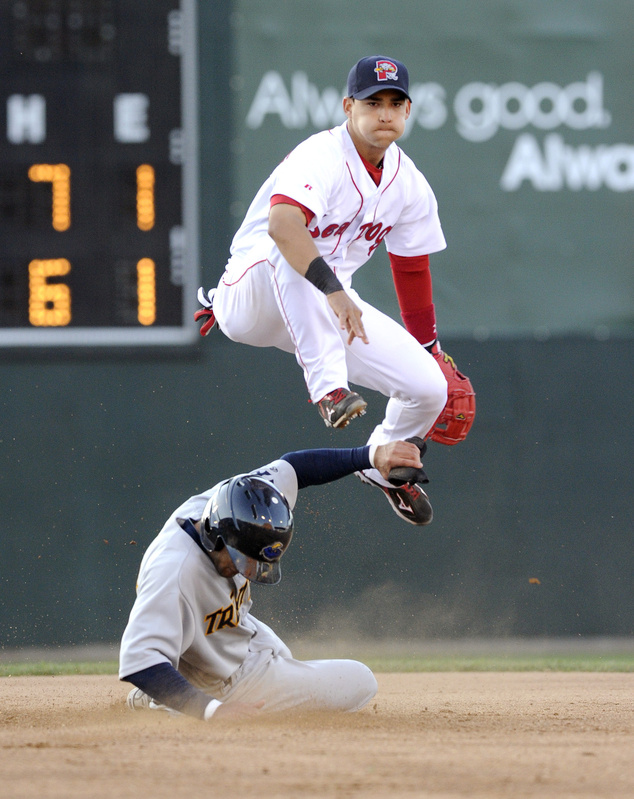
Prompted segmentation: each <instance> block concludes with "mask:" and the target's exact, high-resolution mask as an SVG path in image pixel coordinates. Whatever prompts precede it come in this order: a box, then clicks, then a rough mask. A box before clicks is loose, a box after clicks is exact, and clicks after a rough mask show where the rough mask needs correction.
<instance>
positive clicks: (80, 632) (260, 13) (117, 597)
mask: <svg viewBox="0 0 634 799" xmlns="http://www.w3.org/2000/svg"><path fill="white" fill-rule="evenodd" d="M633 11H634V7H633V4H632V2H622V1H621V2H611V3H605V2H600V0H596V2H590V0H586V1H585V2H575V0H572V1H571V2H569V3H565V4H558V3H552V2H550V3H546V2H541V0H535V1H534V2H531V3H520V2H515V1H513V2H511V0H506V1H504V0H490V1H487V2H480V3H477V4H476V3H463V2H456V1H454V0H444V1H443V2H441V1H440V0H437V1H432V2H425V3H411V2H393V3H391V4H390V5H389V8H387V7H385V5H384V4H379V3H375V2H374V0H367V1H366V2H364V3H357V2H350V3H345V4H342V3H337V2H334V1H333V2H330V1H329V0H319V2H314V1H313V2H310V3H309V2H304V0H293V2H290V0H289V1H288V2H283V1H282V0H271V1H270V2H268V3H266V4H262V3H259V2H255V0H248V1H247V0H234V2H211V1H209V2H208V1H207V0H204V2H203V0H200V2H199V3H198V31H199V78H200V80H199V94H200V98H199V119H200V140H199V151H200V163H199V170H198V172H199V177H200V181H199V183H200V188H199V199H200V207H199V216H200V272H201V282H203V283H205V284H206V285H213V284H214V283H215V282H216V281H217V279H218V277H219V275H220V274H221V272H222V269H223V266H224V262H225V260H226V257H227V252H228V247H229V243H230V240H231V235H232V233H233V230H234V229H235V227H236V226H237V224H238V223H239V220H240V217H241V215H242V213H243V212H244V210H245V208H246V204H247V203H248V202H249V200H250V199H251V195H252V194H253V192H254V191H255V189H256V188H257V187H258V185H259V183H260V182H261V181H262V180H263V179H264V178H265V177H266V175H267V174H268V173H269V172H270V170H271V169H272V168H273V167H274V166H275V164H276V163H277V162H278V161H279V160H280V159H281V158H282V157H283V156H284V155H285V153H286V152H288V150H290V149H291V148H292V147H293V146H294V144H295V143H297V142H298V141H299V140H300V139H302V138H304V137H305V136H307V135H309V134H310V133H311V132H314V131H317V130H319V129H321V128H323V127H328V126H330V125H332V124H334V123H336V122H337V121H338V120H339V118H340V116H339V112H338V103H339V102H340V96H341V93H342V90H343V86H344V84H345V77H346V74H347V71H348V69H349V67H350V66H351V64H352V63H353V62H354V61H355V60H356V59H357V58H358V57H360V56H362V55H365V54H368V53H371V52H379V51H383V53H385V54H388V55H393V56H394V57H397V58H400V59H402V60H404V61H405V62H406V63H407V64H408V66H409V67H410V73H411V80H412V84H413V97H414V100H415V104H414V110H413V120H412V123H411V124H410V128H409V130H408V133H407V136H406V138H405V140H404V141H403V142H402V146H403V148H404V149H405V150H406V151H407V152H408V153H409V154H410V155H411V156H412V157H413V158H414V159H415V160H416V161H417V163H418V164H419V166H420V168H421V169H422V171H423V172H424V173H425V174H426V175H427V177H428V178H429V180H430V182H431V184H432V186H433V188H434V190H435V192H436V194H437V197H438V200H439V205H440V213H441V219H442V222H443V227H444V229H445V234H446V236H447V240H448V243H449V246H448V249H447V250H446V251H445V252H444V253H442V254H439V255H437V256H434V257H433V258H432V272H433V277H434V286H435V295H436V304H437V315H438V324H439V331H440V334H441V339H442V343H443V346H444V348H445V349H446V351H448V352H449V353H450V354H451V355H453V356H454V357H455V359H456V361H457V362H458V365H459V366H460V368H461V369H462V370H463V371H464V372H466V373H467V374H468V375H469V376H470V377H471V378H472V380H473V383H474V386H475V388H476V392H477V397H478V412H477V417H476V421H475V424H474V427H473V429H472V432H471V434H470V435H469V437H468V439H467V440H466V441H465V442H464V443H462V444H460V445H459V446H456V447H442V446H440V445H437V444H431V445H430V449H429V452H428V456H427V458H426V461H425V467H426V470H427V471H428V473H429V475H430V478H431V482H430V485H429V493H430V496H431V499H432V502H433V505H434V510H435V519H434V522H433V524H432V525H431V526H430V527H429V528H427V529H417V528H415V527H413V526H410V525H407V524H405V523H403V522H401V521H400V520H399V519H398V518H397V517H396V516H395V514H394V513H393V512H392V511H391V509H390V508H389V506H388V504H387V502H385V500H384V499H383V497H382V496H380V494H379V492H378V491H375V490H374V489H372V488H370V487H368V486H364V485H362V484H361V483H360V482H359V481H357V480H356V479H355V478H353V477H350V478H346V479H345V480H343V481H340V482H339V483H337V484H334V485H331V486H326V487H322V488H310V489H306V490H305V491H304V492H302V494H301V495H300V503H299V505H298V510H297V532H296V536H295V538H294V541H293V544H292V547H291V549H290V550H289V552H288V553H287V555H286V556H285V566H284V578H283V581H282V583H281V584H280V585H279V586H277V587H274V588H265V587H256V588H255V589H254V592H253V593H254V597H255V603H256V605H255V608H254V610H255V612H256V615H259V616H260V617H261V618H262V619H263V620H265V621H267V622H269V623H271V624H272V625H273V626H274V627H275V628H276V629H277V630H278V631H279V632H281V633H283V634H284V635H285V636H287V637H291V638H292V637H293V636H302V637H303V636H304V635H307V634H315V635H324V636H335V637H344V636H354V635H359V636H364V637H367V636H370V637H372V636H374V637H377V638H388V637H399V638H402V637H407V636H412V637H415V638H417V639H425V638H447V637H464V636H487V637H491V636H492V637H496V636H499V637H504V636H540V637H542V636H576V637H578V636H629V635H632V634H633V633H634V599H633V593H632V574H633V572H634V568H633V567H634V558H633V556H632V535H633V532H634V524H633V522H632V518H633V512H634V501H633V492H632V479H631V474H630V472H631V465H632V463H633V462H634V425H633V423H632V419H631V413H630V404H631V397H632V396H634V369H633V366H634V358H633V355H634V341H633V332H634V331H633V321H634V280H633V274H632V251H633V248H632V244H633V241H632V236H633V233H632V231H633V227H634V226H633V225H632V188H633V185H634V156H633V155H632V152H633V150H634V143H633V141H632V136H633V127H634V126H633V122H634V109H633V106H632V100H631V86H630V84H631V79H630V73H631V40H632V25H633V20H634V14H633V13H632V12H633ZM387 269H388V267H387V260H386V257H385V254H384V253H383V252H380V251H379V252H377V254H376V256H375V257H374V259H373V262H372V264H371V265H368V267H367V268H366V269H365V270H364V274H363V276H362V279H361V276H360V279H359V281H358V282H357V287H358V289H359V291H360V292H361V293H362V294H363V295H365V296H366V297H367V298H368V299H370V300H371V301H373V302H375V303H376V304H377V305H379V306H380V307H382V308H384V309H385V310H387V312H388V313H391V314H393V315H394V316H395V317H398V310H397V306H396V300H395V298H394V293H393V288H392V286H391V282H390V278H389V273H388V271H387ZM364 395H365V396H366V399H367V400H368V401H369V410H368V414H367V415H366V416H365V417H363V418H362V419H360V420H357V421H356V422H355V423H354V424H353V425H350V427H349V428H347V429H346V430H343V431H329V430H327V429H326V428H325V427H324V426H323V424H322V423H321V422H320V420H319V419H318V417H317V414H316V411H315V409H314V408H313V407H312V406H311V405H310V404H309V403H308V401H307V395H306V391H305V387H304V385H303V380H302V376H301V373H300V371H299V369H298V367H297V365H296V363H295V361H294V359H293V358H292V356H290V355H287V354H284V353H280V352H276V351H269V350H255V349H250V348H247V347H244V346H241V345H237V344H234V343H231V342H229V341H228V340H227V339H225V338H224V337H223V336H222V334H221V333H219V332H218V331H214V332H213V333H212V334H211V335H210V336H209V337H207V338H206V339H205V340H204V341H203V340H201V341H198V342H196V343H195V344H194V345H192V346H184V347H173V348H170V349H168V348H153V349H141V348H138V347H137V348H134V347H119V348H113V349H107V348H103V347H102V348H100V347H91V348H87V347H84V348H81V349H79V348H77V349H72V348H64V349H62V350H55V349H30V350H28V349H26V348H22V349H19V350H18V349H7V350H6V351H4V350H3V351H2V360H1V361H0V506H1V507H2V514H1V516H0V602H1V603H2V621H1V622H0V646H2V647H4V648H14V647H20V646H29V645H38V646H39V645H51V646H66V645H68V644H85V643H95V642H115V641H117V640H118V639H119V637H120V635H121V632H122V630H123V627H124V625H125V622H126V619H127V614H128V612H129V609H130V607H131V605H132V602H133V600H134V588H135V577H136V571H137V569H138V565H139V562H140V559H141V556H142V554H143V552H144V550H145V548H146V547H147V545H148V544H149V542H150V541H151V540H152V538H153V537H154V535H155V534H156V532H157V531H158V529H159V528H160V526H161V525H162V523H163V521H164V519H165V518H166V516H167V515H168V514H169V513H170V512H171V511H172V510H173V508H174V507H175V506H176V505H177V504H178V503H179V502H180V501H182V500H183V499H184V498H186V497H187V496H189V495H190V494H192V493H195V492H197V491H200V490H203V489H205V488H207V487H209V486H210V485H212V484H213V483H215V482H216V481H217V480H219V479H221V478H223V477H225V476H227V475H229V474H231V473H233V472H236V471H242V470H246V469H250V468H252V467H255V466H258V465H260V464H261V463H263V462H266V461H268V460H270V459H271V458H274V457H276V456H278V455H280V454H282V453H283V452H285V451H288V450H291V449H299V448H304V447H313V446H353V445H358V444H361V443H363V442H364V441H365V439H366V437H367V435H368V434H369V432H370V430H371V429H372V428H373V426H374V425H375V424H376V423H377V422H378V421H379V420H380V418H381V415H382V410H383V408H384V398H383V397H381V396H379V395H376V394H373V393H372V392H364Z"/></svg>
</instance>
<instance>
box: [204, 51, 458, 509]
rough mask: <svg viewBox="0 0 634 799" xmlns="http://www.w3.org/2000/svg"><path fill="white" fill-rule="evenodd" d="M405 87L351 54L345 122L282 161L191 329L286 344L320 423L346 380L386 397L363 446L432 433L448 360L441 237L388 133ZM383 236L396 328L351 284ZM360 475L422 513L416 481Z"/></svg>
mask: <svg viewBox="0 0 634 799" xmlns="http://www.w3.org/2000/svg"><path fill="white" fill-rule="evenodd" d="M408 91H409V77H408V72H407V69H406V67H405V65H404V64H402V63H401V62H399V61H397V60H395V59H393V58H386V57H384V56H370V57H367V58H363V59H361V60H360V61H359V62H358V63H357V64H355V66H354V67H353V68H352V70H351V71H350V74H349V76H348V88H347V96H346V97H345V98H344V100H343V108H344V111H345V114H346V117H347V119H346V121H345V122H344V123H343V124H342V125H341V126H339V127H337V128H334V129H332V130H327V131H322V132H321V133H318V134H316V135H314V136H311V137H310V138H308V139H306V140H305V141H303V142H302V143H301V144H299V145H298V146H297V147H296V148H295V149H294V150H293V151H292V152H291V153H290V154H289V155H288V156H287V157H286V158H285V159H284V161H283V162H282V163H281V164H279V166H278V167H277V168H276V169H275V170H274V171H273V173H272V174H271V176H270V177H269V178H268V180H267V181H266V182H265V183H264V185H263V186H262V188H261V189H260V191H259V192H258V194H257V195H256V197H255V199H254V200H253V202H252V204H251V206H250V208H249V210H248V212H247V214H246V217H245V219H244V221H243V223H242V225H241V227H240V229H239V230H238V232H237V233H236V235H235V237H234V239H233V243H232V246H231V257H230V259H229V262H228V264H227V266H226V270H225V273H224V275H223V276H222V278H221V280H220V283H219V285H218V287H217V289H215V290H212V291H210V292H206V291H204V290H203V289H200V290H199V292H198V298H199V301H200V302H201V304H202V306H203V308H202V309H201V310H199V311H198V312H197V313H196V318H197V319H198V320H201V321H202V323H203V324H202V327H201V334H202V335H206V334H207V333H208V332H209V330H210V329H211V328H212V327H213V325H214V323H215V321H217V322H218V324H219V327H220V329H221V330H222V331H223V332H224V333H225V335H227V336H228V337H229V338H230V339H232V340H234V341H239V342H242V343H245V344H252V345H254V346H258V347H262V346H275V347H278V348H280V349H283V350H286V351H288V352H293V353H294V354H295V357H296V359H297V361H298V363H299V364H300V366H301V367H302V369H303V372H304V377H305V380H306V385H307V387H308V392H309V394H310V399H311V401H312V402H313V403H315V405H316V406H317V407H318V409H319V412H320V414H321V416H322V418H323V420H324V421H325V423H326V424H327V425H328V426H332V427H335V428H339V427H345V426H346V425H347V424H348V423H349V421H350V420H351V419H352V418H354V417H355V416H358V415H360V414H362V413H364V412H365V409H366V402H365V401H364V400H363V399H362V397H361V396H360V395H359V394H358V393H357V392H355V391H351V390H350V382H352V383H356V384H358V385H360V386H366V387H368V388H371V389H374V390H376V391H379V392H381V393H383V394H384V395H385V396H387V397H389V401H388V403H387V408H386V412H385V418H384V419H383V421H382V422H381V424H379V425H378V426H377V427H376V428H375V429H374V431H373V432H372V434H371V435H370V438H369V443H370V444H380V443H385V442H387V441H394V440H397V439H409V438H412V437H417V438H422V439H424V438H425V437H427V436H429V437H432V438H433V437H434V436H433V428H434V425H435V423H437V421H438V420H439V417H440V416H441V414H442V412H443V409H444V408H445V406H446V404H447V398H448V382H449V383H450V385H451V379H450V373H452V372H455V371H456V370H455V364H454V363H453V361H452V360H451V359H450V358H449V357H448V356H446V355H445V354H444V353H443V352H442V350H441V349H440V345H439V343H438V340H437V336H436V321H435V311H434V304H433V299H432V281H431V274H430V271H429V254H430V253H434V252H438V251H439V250H442V249H444V248H445V246H446V243H445V238H444V235H443V231H442V228H441V225H440V221H439V218H438V206H437V202H436V198H435V196H434V193H433V191H432V189H431V187H430V186H429V183H428V182H427V180H426V179H425V177H424V175H423V174H422V173H421V172H420V171H419V170H418V169H417V168H416V166H415V165H414V163H413V162H412V160H411V159H410V158H409V157H408V156H407V155H405V153H404V152H403V151H402V150H401V149H400V148H399V147H398V146H397V145H396V144H395V141H396V140H397V139H398V138H399V137H400V136H401V135H402V134H403V131H404V129H405V122H406V120H407V118H408V117H409V114H410V107H411V100H410V97H409V94H408ZM382 242H385V245H386V247H387V250H388V254H389V258H390V264H391V268H392V272H393V277H394V283H395V287H396V292H397V297H398V301H399V305H400V308H401V314H402V318H403V322H404V325H405V327H403V326H402V325H401V324H399V323H397V322H396V321H394V320H393V319H391V318H390V317H389V316H387V315H386V314H384V313H382V312H380V311H378V310H377V309H376V308H374V307H373V306H372V305H370V304H369V303H367V302H365V301H364V300H363V299H361V297H359V295H358V294H357V292H356V291H355V290H354V289H353V288H352V278H353V275H354V273H355V272H356V270H357V269H359V268H360V267H361V266H363V265H364V264H365V263H366V262H367V261H368V259H369V258H370V257H371V255H372V253H373V252H374V251H375V249H376V248H377V247H378V246H379V245H380V244H381V243H382ZM461 377H463V378H464V376H461ZM465 379H466V378H465ZM472 420H473V414H472V415H471V417H470V419H469V420H467V421H468V424H469V426H470V423H471V422H472ZM461 421H463V420H461ZM465 435H466V433H465ZM444 443H455V442H454V441H452V442H446V441H445V442H444ZM359 476H360V477H361V478H362V479H363V480H364V481H365V482H369V483H372V484H373V485H376V486H378V487H379V488H381V489H382V490H383V491H384V492H385V494H386V496H387V498H388V500H389V501H390V503H391V505H392V507H393V509H394V510H395V511H396V513H398V514H399V515H400V516H402V518H405V519H406V520H407V521H409V522H412V523H414V524H427V523H429V522H430V521H431V518H432V512H431V505H430V503H429V499H428V497H427V496H426V494H425V492H424V491H423V489H422V488H421V486H420V483H413V482H411V481H408V483H407V484H406V485H407V486H408V488H407V489H401V488H395V487H394V486H390V485H389V484H388V483H387V482H386V480H385V478H384V477H383V476H382V475H381V474H380V473H379V471H378V470H377V469H368V470H364V471H362V472H360V473H359Z"/></svg>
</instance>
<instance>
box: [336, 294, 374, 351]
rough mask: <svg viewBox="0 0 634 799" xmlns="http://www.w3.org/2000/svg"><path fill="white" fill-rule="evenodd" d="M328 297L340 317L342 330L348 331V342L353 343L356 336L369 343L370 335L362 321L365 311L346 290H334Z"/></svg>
mask: <svg viewBox="0 0 634 799" xmlns="http://www.w3.org/2000/svg"><path fill="white" fill-rule="evenodd" d="M327 297H328V302H329V303H330V307H331V308H332V310H333V311H334V312H335V314H336V316H337V318H338V319H339V326H340V327H341V329H342V330H347V331H348V344H352V341H353V339H355V338H360V339H361V341H363V343H364V344H368V337H367V336H366V333H365V328H364V327H363V322H362V321H361V317H362V316H363V311H362V310H361V309H360V308H358V307H357V306H356V305H355V304H354V302H353V301H352V300H351V299H350V297H349V296H348V295H347V294H346V292H345V291H333V293H332V294H328V295H327Z"/></svg>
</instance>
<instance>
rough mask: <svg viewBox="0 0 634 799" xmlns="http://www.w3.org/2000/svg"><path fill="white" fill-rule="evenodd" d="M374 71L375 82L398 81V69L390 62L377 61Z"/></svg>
mask: <svg viewBox="0 0 634 799" xmlns="http://www.w3.org/2000/svg"><path fill="white" fill-rule="evenodd" d="M374 71H375V72H376V77H377V80H398V67H397V66H396V64H394V63H393V62H392V61H377V62H376V66H375V67H374Z"/></svg>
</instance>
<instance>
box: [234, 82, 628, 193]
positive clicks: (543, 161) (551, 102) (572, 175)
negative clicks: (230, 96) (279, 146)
mask: <svg viewBox="0 0 634 799" xmlns="http://www.w3.org/2000/svg"><path fill="white" fill-rule="evenodd" d="M343 94H344V92H343V91H342V90H339V89H336V88H333V87H326V88H325V89H319V88H318V87H317V86H316V85H315V84H313V83H311V81H310V80H309V78H308V76H307V75H306V73H304V72H295V73H293V75H292V76H291V79H290V86H289V87H288V88H287V85H286V83H285V81H284V79H283V77H282V76H281V75H280V73H279V72H275V71H273V70H271V71H269V72H266V73H265V74H264V75H263V76H262V79H261V81H260V84H259V86H258V88H257V90H256V93H255V96H254V98H253V101H252V103H251V106H250V108H249V111H248V113H247V116H246V119H245V122H246V125H247V127H249V128H252V129H257V128H259V127H261V126H262V125H263V124H264V122H265V120H266V119H267V117H270V116H273V117H277V118H278V119H279V121H280V122H281V124H282V125H283V126H284V127H285V128H288V129H302V128H306V127H309V126H312V127H314V128H316V129H320V130H321V129H323V128H326V127H328V126H331V125H339V124H341V122H343V120H344V119H345V116H344V113H343V109H342V103H341V100H342V97H343ZM410 95H411V97H412V113H411V116H410V118H409V120H408V123H407V126H406V129H405V134H404V136H403V138H404V139H406V138H407V137H408V136H411V135H412V133H413V131H414V130H415V128H416V127H420V128H423V129H424V130H428V131H429V130H438V129H440V128H442V127H443V126H444V125H446V124H447V123H448V122H449V121H450V116H451V113H450V112H451V111H452V112H453V121H454V124H455V130H456V132H457V133H458V135H459V136H460V137H461V138H462V139H464V140H465V141H467V142H470V143H473V144H480V143H483V142H487V141H489V140H491V139H492V138H493V137H494V136H496V135H497V134H498V133H499V132H500V131H514V132H519V131H526V130H527V129H532V130H534V131H548V132H549V133H548V134H547V135H546V136H545V137H544V139H543V141H539V140H538V138H537V137H536V136H535V135H534V134H533V133H529V132H522V133H518V137H517V139H516V140H515V142H514V144H513V145H512V147H511V150H510V155H509V158H508V161H507V164H506V166H505V168H504V171H503V173H502V176H501V178H500V181H499V186H500V188H501V190H502V191H506V192H512V191H517V190H518V189H519V188H520V187H521V186H523V185H528V186H531V187H532V188H533V189H534V190H535V191H562V190H569V191H581V190H587V191H596V190H597V189H599V188H602V187H604V188H607V189H609V190H610V191H615V192H624V191H631V190H632V189H634V145H630V144H624V143H606V144H599V145H595V146H592V147H591V146H589V145H583V144H582V145H577V146H572V145H569V144H567V143H566V142H565V141H564V139H563V137H562V136H561V135H558V134H557V135H556V134H553V133H552V131H554V130H557V129H565V128H567V129H569V130H574V131H583V130H607V129H608V128H609V127H610V125H611V123H612V114H611V112H610V111H609V110H607V109H606V108H605V104H604V85H603V75H602V74H601V73H600V72H598V71H592V72H589V73H588V74H587V75H586V77H585V79H583V80H577V81H573V82H571V83H568V84H566V85H560V84H559V83H556V82H554V81H542V82H539V83H536V84H534V85H533V86H528V85H526V84H524V83H520V82H518V81H508V82H506V83H499V84H497V83H484V82H481V81H472V82H469V83H465V84H464V85H463V86H462V87H460V88H459V89H458V90H457V91H456V93H455V95H454V97H453V100H451V98H448V96H447V91H446V90H445V88H444V87H443V86H441V85H440V84H439V83H435V82H428V83H414V84H412V86H411V87H410Z"/></svg>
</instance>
